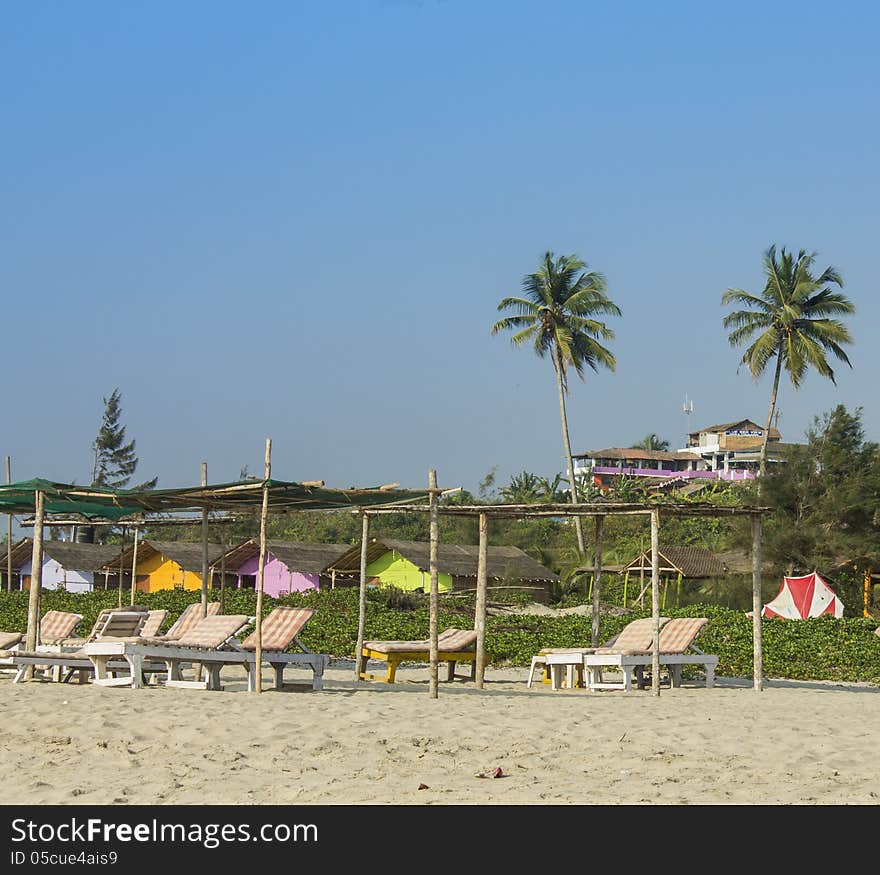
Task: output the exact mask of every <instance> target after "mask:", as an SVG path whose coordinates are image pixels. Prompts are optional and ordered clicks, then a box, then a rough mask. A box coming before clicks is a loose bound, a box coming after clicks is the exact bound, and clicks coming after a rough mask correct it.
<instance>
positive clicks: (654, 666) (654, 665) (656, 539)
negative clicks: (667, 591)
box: [651, 507, 660, 696]
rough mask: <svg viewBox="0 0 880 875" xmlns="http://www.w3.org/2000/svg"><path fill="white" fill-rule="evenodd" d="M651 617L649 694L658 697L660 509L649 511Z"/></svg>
mask: <svg viewBox="0 0 880 875" xmlns="http://www.w3.org/2000/svg"><path fill="white" fill-rule="evenodd" d="M651 616H652V617H653V619H654V635H653V640H652V641H651V692H652V693H653V695H655V696H659V695H660V509H659V508H656V507H655V508H654V509H653V510H652V511H651Z"/></svg>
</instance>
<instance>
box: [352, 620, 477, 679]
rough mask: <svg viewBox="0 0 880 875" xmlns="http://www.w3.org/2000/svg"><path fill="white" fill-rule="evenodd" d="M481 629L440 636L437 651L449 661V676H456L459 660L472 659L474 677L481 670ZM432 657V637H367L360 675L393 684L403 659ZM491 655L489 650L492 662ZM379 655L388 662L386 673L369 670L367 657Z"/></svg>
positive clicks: (409, 660) (377, 656) (376, 657)
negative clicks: (370, 671)
mask: <svg viewBox="0 0 880 875" xmlns="http://www.w3.org/2000/svg"><path fill="white" fill-rule="evenodd" d="M476 647H477V633H476V632H475V631H473V630H472V629H446V630H445V631H443V632H441V633H440V634H439V635H438V636H437V651H438V653H437V655H438V659H439V660H440V662H445V663H447V665H448V667H449V668H448V674H447V678H446V679H447V680H449V681H451V680H453V679H454V678H455V664H456V663H457V662H470V663H471V674H470V677H471V680H473V679H474V678H475V677H476V672H477V651H476ZM430 658H431V640H430V639H429V638H423V639H420V640H418V641H365V642H364V647H363V650H362V651H361V655H360V659H359V660H358V677H360V678H362V679H363V680H382V681H385V682H386V683H389V684H393V683H394V678H395V675H396V673H397V667H398V666H399V665H400V663H401V662H428V661H429V660H430ZM490 658H491V657H490V655H489V654H488V653H487V654H486V661H487V662H489V660H490ZM369 659H378V660H380V661H382V662H385V663H387V664H388V670H387V672H386V674H385V677H381V676H379V675H374V674H368V673H367V660H369Z"/></svg>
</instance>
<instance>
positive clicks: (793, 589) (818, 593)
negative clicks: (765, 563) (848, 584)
mask: <svg viewBox="0 0 880 875" xmlns="http://www.w3.org/2000/svg"><path fill="white" fill-rule="evenodd" d="M825 614H829V615H830V616H832V617H842V616H843V602H842V601H841V600H840V599H839V598H838V596H837V594H836V593H835V592H834V590H833V589H831V587H830V586H828V584H827V583H826V582H825V581H824V580H823V579H822V577H821V576H820V575H819V572H818V571H814V572H813V573H812V574H806V575H804V576H803V577H786V578H785V579H784V581H783V583H782V586H781V587H780V589H779V592H778V593H777V595H776V598H774V599H773V600H772V601H770V602H767V604H766V605H764V607H763V609H762V610H761V616H762V617H778V618H780V619H783V620H806V619H807V618H808V617H821V616H824V615H825Z"/></svg>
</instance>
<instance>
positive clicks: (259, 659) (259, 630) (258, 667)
mask: <svg viewBox="0 0 880 875" xmlns="http://www.w3.org/2000/svg"><path fill="white" fill-rule="evenodd" d="M205 470H206V471H207V466H205ZM271 476H272V438H266V477H265V480H264V481H263V505H262V507H261V509H260V563H259V565H258V566H257V625H256V628H255V630H254V631H255V632H256V639H257V652H256V654H255V655H254V673H255V675H256V677H255V679H254V681H255V682H254V692H255V693H262V692H263V617H262V613H263V573H264V571H265V570H266V517H267V516H268V514H269V478H270V477H271ZM206 595H207V593H206ZM205 605H206V607H205V610H207V602H205Z"/></svg>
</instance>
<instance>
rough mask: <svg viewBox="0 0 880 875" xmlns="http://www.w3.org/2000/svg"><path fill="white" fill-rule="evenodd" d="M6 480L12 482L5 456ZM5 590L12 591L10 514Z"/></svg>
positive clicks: (7, 534)
mask: <svg viewBox="0 0 880 875" xmlns="http://www.w3.org/2000/svg"><path fill="white" fill-rule="evenodd" d="M6 482H7V483H12V459H11V458H10V457H9V456H7V457H6ZM6 592H12V514H11V513H8V514H6Z"/></svg>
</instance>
